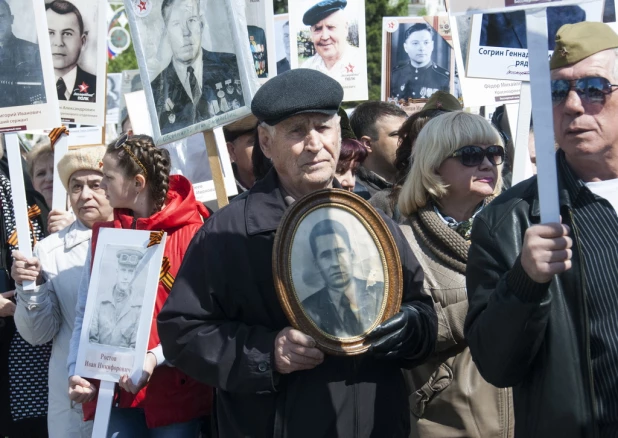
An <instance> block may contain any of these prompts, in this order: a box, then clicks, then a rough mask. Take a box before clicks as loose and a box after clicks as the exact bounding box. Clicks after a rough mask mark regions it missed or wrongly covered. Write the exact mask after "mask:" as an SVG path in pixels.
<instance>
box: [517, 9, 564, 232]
mask: <svg viewBox="0 0 618 438" xmlns="http://www.w3.org/2000/svg"><path fill="white" fill-rule="evenodd" d="M526 35H527V38H528V57H529V63H530V91H531V94H532V119H533V120H534V143H535V146H536V163H537V172H538V179H537V183H538V190H539V204H540V207H541V222H542V223H550V222H560V205H559V203H558V172H557V170H556V151H555V149H554V144H555V141H554V126H553V125H554V124H553V107H552V100H551V89H550V86H549V84H550V74H549V60H548V58H547V10H546V9H545V8H543V9H529V10H526ZM520 123H522V122H520Z"/></svg>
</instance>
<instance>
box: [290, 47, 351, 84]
mask: <svg viewBox="0 0 618 438" xmlns="http://www.w3.org/2000/svg"><path fill="white" fill-rule="evenodd" d="M360 59H362V58H361V51H360V49H359V48H358V47H354V46H351V45H349V44H348V45H347V46H346V48H345V49H344V52H343V54H342V55H341V58H340V59H339V61H337V62H336V63H335V64H334V65H333V66H332V67H331V68H330V69H329V68H328V67H327V66H326V63H325V62H324V59H322V57H321V56H320V55H319V54H318V53H316V54H315V55H313V56H312V57H311V58H309V59H307V60H306V61H305V62H304V63H303V65H302V66H301V67H302V68H310V69H313V70H317V71H319V72H322V73H324V74H327V75H329V76H330V77H332V78H333V79H336V80H341V76H342V75H343V74H345V73H346V72H347V70H346V67H347V66H348V65H349V64H354V65H356V64H357V63H358V62H359V60H360Z"/></svg>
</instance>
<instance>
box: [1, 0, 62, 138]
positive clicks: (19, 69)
mask: <svg viewBox="0 0 618 438" xmlns="http://www.w3.org/2000/svg"><path fill="white" fill-rule="evenodd" d="M51 63H52V60H51V50H50V48H49V37H48V34H47V23H46V20H45V4H44V3H43V2H42V1H40V0H0V133H4V132H16V131H25V130H38V129H53V128H55V127H56V126H57V125H58V124H59V123H60V120H57V112H58V110H57V107H58V102H57V100H56V98H55V97H54V94H55V90H54V80H53V72H52V70H51V68H47V66H51Z"/></svg>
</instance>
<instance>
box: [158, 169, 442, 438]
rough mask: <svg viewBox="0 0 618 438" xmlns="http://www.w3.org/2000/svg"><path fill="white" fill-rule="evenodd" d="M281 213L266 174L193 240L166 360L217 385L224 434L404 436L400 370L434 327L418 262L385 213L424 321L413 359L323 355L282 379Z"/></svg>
mask: <svg viewBox="0 0 618 438" xmlns="http://www.w3.org/2000/svg"><path fill="white" fill-rule="evenodd" d="M336 185H337V186H338V184H336ZM285 210H286V204H285V202H284V199H283V196H282V195H281V191H280V189H279V188H278V179H277V175H276V173H275V171H274V169H272V170H271V171H270V172H269V174H268V175H267V176H266V177H265V178H264V179H262V180H259V181H258V182H257V183H256V184H255V185H254V186H253V187H252V188H251V190H250V191H249V195H248V196H243V197H239V199H238V200H235V201H234V202H232V203H231V204H230V205H229V206H227V207H225V208H223V209H221V210H219V211H217V212H216V213H215V214H214V215H213V216H212V217H211V218H210V219H209V220H208V221H207V222H206V223H205V224H204V226H203V227H202V229H201V230H200V231H199V232H198V233H197V234H196V236H195V237H194V239H193V241H192V242H191V245H190V246H189V249H188V250H187V253H186V255H185V257H184V261H183V264H182V266H181V268H180V271H179V272H178V275H177V277H176V280H175V283H174V287H173V289H172V291H171V293H170V296H169V298H168V300H167V302H166V303H165V306H164V307H163V309H162V310H161V313H160V314H159V317H158V328H159V335H160V338H161V343H162V345H163V350H164V354H165V357H166V359H167V360H169V361H170V362H171V363H172V364H173V365H174V366H177V367H179V368H180V369H182V370H183V371H184V372H186V373H187V374H189V375H190V376H191V377H194V378H196V379H197V380H200V381H202V382H204V383H207V384H209V385H212V386H214V387H215V388H217V403H216V405H217V411H216V415H217V424H218V429H219V434H220V436H221V437H238V436H252V437H273V436H274V437H293V438H299V437H300V438H303V437H311V438H315V437H332V436H339V437H377V436H380V437H382V436H384V437H406V438H407V436H408V434H409V429H410V424H409V421H410V420H409V408H408V398H407V391H406V389H405V383H404V380H403V376H402V373H401V371H400V366H402V365H408V366H412V365H415V364H417V363H419V362H422V361H423V360H424V359H425V358H426V357H427V356H428V355H429V354H430V353H431V352H432V351H433V349H434V346H435V337H436V329H437V322H436V316H435V312H434V310H433V305H432V301H431V297H429V296H428V295H426V294H425V293H424V292H423V291H422V283H423V273H422V271H421V268H420V265H419V263H418V262H417V260H416V259H415V258H414V255H413V254H412V252H411V249H410V247H409V246H408V244H407V242H406V240H405V238H404V236H403V234H402V233H401V231H400V230H399V229H398V227H397V225H396V224H394V223H393V222H392V221H391V220H389V219H388V218H386V217H384V216H383V217H384V220H385V222H386V223H387V224H388V226H389V229H390V231H391V233H392V234H393V236H394V237H395V241H396V243H397V246H398V249H399V252H400V254H401V261H402V265H403V280H404V281H403V284H404V302H406V303H410V304H411V305H413V306H415V308H416V309H417V310H418V311H419V313H420V315H421V318H420V320H421V321H420V323H421V325H422V326H423V329H422V330H421V331H420V332H419V333H418V337H419V344H418V348H417V349H416V351H415V352H411V358H410V361H406V362H405V363H404V361H396V360H395V361H391V360H378V359H375V358H374V357H372V356H370V355H368V354H365V355H360V356H356V357H347V358H346V357H335V356H327V357H326V358H325V360H324V362H323V363H322V364H320V365H319V366H317V367H316V368H314V369H312V370H308V371H297V372H293V373H291V374H287V375H279V374H278V373H276V372H275V371H274V370H273V367H274V363H273V361H274V343H275V338H276V336H277V334H278V333H279V332H280V331H281V330H282V329H284V328H285V327H288V326H290V323H289V322H288V320H287V318H286V316H285V314H284V312H283V310H282V308H281V305H280V304H279V301H278V299H277V294H276V292H275V287H274V282H273V274H272V251H273V243H274V238H275V232H276V229H277V227H278V226H279V222H280V221H281V218H282V216H283V214H284V211H285Z"/></svg>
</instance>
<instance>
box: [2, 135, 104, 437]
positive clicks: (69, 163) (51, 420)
mask: <svg viewBox="0 0 618 438" xmlns="http://www.w3.org/2000/svg"><path fill="white" fill-rule="evenodd" d="M104 154H105V147H103V146H97V147H92V148H85V149H79V150H75V151H70V152H69V153H68V154H66V155H65V156H64V157H63V158H62V160H61V161H60V162H59V163H58V172H59V174H60V178H61V180H62V183H63V184H64V187H65V188H66V190H67V192H68V194H69V199H70V201H71V207H72V209H73V212H74V213H75V216H76V217H77V219H76V220H75V222H73V223H72V224H71V225H70V226H69V227H67V228H65V229H63V230H61V231H59V232H57V233H54V234H52V235H50V236H48V237H47V238H45V239H43V240H42V241H41V242H39V243H38V244H37V245H36V246H35V248H34V256H33V257H32V258H30V259H28V258H26V257H24V256H23V254H21V253H20V252H19V251H14V252H13V257H14V259H15V262H14V263H13V266H12V269H11V276H12V277H13V279H14V280H15V283H16V288H17V292H16V295H17V309H16V311H15V324H16V326H17V329H18V330H19V333H20V334H21V335H22V337H23V338H24V339H25V340H26V341H28V342H29V343H31V344H33V345H38V344H44V343H46V342H49V341H50V340H52V339H53V347H52V355H51V360H50V362H49V411H48V416H47V418H48V420H47V421H48V429H49V436H50V437H52V438H53V437H63V438H66V437H70V438H73V437H90V436H91V434H92V422H84V421H83V416H82V409H81V405H75V406H73V407H72V406H71V402H70V400H69V395H68V393H67V390H66V387H67V372H66V361H67V355H68V352H69V341H70V340H71V334H72V333H73V322H74V320H75V304H76V302H77V290H78V286H79V281H80V278H81V271H82V268H83V266H84V263H85V261H86V254H87V251H88V244H89V242H90V236H91V234H92V226H93V224H94V223H96V222H102V221H108V220H110V219H111V218H112V208H111V207H110V205H109V201H108V200H107V199H106V197H105V191H104V190H103V189H101V187H100V183H101V179H102V177H103V174H102V173H101V170H100V163H101V160H102V159H103V155H104ZM27 280H33V281H34V280H36V283H37V286H36V289H35V290H34V291H24V290H23V288H22V286H21V284H22V282H23V281H27Z"/></svg>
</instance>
